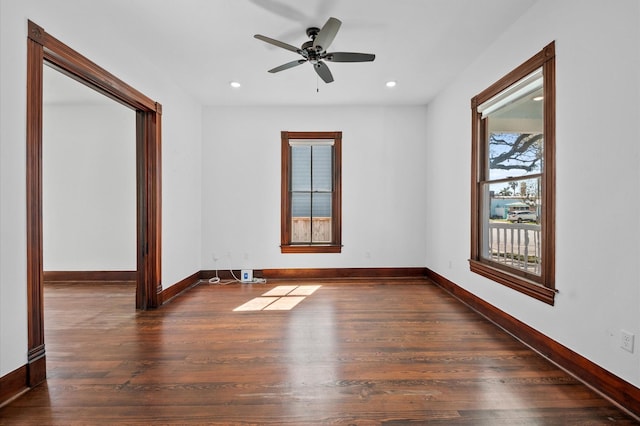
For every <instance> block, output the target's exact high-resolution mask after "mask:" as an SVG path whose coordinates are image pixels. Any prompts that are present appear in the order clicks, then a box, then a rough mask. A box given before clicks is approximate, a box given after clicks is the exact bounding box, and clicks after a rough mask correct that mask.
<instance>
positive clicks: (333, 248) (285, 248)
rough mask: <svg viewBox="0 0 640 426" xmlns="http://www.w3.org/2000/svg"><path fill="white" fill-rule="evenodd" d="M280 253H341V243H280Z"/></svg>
mask: <svg viewBox="0 0 640 426" xmlns="http://www.w3.org/2000/svg"><path fill="white" fill-rule="evenodd" d="M280 252H281V253H341V252H342V246H341V245H331V244H326V245H324V244H323V245H320V244H317V245H316V244H312V245H311V244H310V245H304V244H293V245H281V246H280Z"/></svg>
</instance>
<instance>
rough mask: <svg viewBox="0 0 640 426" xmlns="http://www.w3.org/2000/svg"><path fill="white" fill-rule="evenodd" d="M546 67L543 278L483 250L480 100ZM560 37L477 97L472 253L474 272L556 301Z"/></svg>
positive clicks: (473, 106) (473, 119)
mask: <svg viewBox="0 0 640 426" xmlns="http://www.w3.org/2000/svg"><path fill="white" fill-rule="evenodd" d="M539 68H542V72H543V78H544V88H543V91H544V151H543V152H544V154H543V161H544V169H543V171H542V207H543V208H542V211H541V217H540V223H541V224H542V231H541V232H542V247H541V251H542V269H541V274H540V277H539V279H535V280H533V279H531V278H530V277H527V276H525V274H520V273H519V272H518V270H516V269H514V268H508V267H504V266H501V265H499V264H498V263H496V262H492V261H490V260H488V259H485V258H483V257H482V256H481V254H482V248H481V244H482V238H481V232H482V226H481V225H482V224H481V223H480V221H481V220H482V211H481V208H482V199H481V198H482V195H481V190H480V180H481V178H482V170H483V169H482V167H483V164H484V156H485V150H486V147H485V146H484V138H483V137H482V135H481V132H483V131H484V126H483V124H482V114H481V113H479V112H478V106H480V105H481V104H482V103H484V102H486V101H488V100H489V99H491V98H493V97H494V96H496V95H497V94H499V93H501V92H502V91H503V90H505V89H507V88H508V87H510V86H512V85H513V84H515V83H516V82H518V81H519V80H521V79H522V78H524V77H526V76H527V75H529V74H530V73H532V72H534V71H535V70H536V69H539ZM555 92H556V90H555V43H554V42H551V43H550V44H549V45H547V46H545V47H544V48H543V49H542V50H541V51H540V52H538V53H537V54H535V55H534V56H533V57H532V58H530V59H529V60H527V61H526V62H524V63H523V64H522V65H520V66H518V67H517V68H516V69H514V70H513V71H511V72H510V73H509V74H507V75H506V76H504V77H503V78H501V79H500V80H498V81H497V82H495V83H494V84H492V85H491V86H489V87H488V88H487V89H486V90H484V91H483V92H481V93H480V94H478V95H477V96H475V97H473V98H472V99H471V113H472V117H471V123H472V148H471V157H472V163H471V258H470V259H469V266H470V270H471V271H472V272H475V273H477V274H480V275H482V276H484V277H486V278H489V279H491V280H493V281H496V282H498V283H500V284H503V285H505V286H507V287H510V288H512V289H514V290H517V291H519V292H521V293H523V294H526V295H529V296H531V297H533V298H535V299H538V300H540V301H543V302H545V303H548V304H550V305H553V304H554V299H555V294H556V288H555V175H556V172H555V168H556V167H555V115H556V112H555Z"/></svg>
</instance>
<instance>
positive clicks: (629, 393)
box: [427, 268, 640, 419]
mask: <svg viewBox="0 0 640 426" xmlns="http://www.w3.org/2000/svg"><path fill="white" fill-rule="evenodd" d="M427 278H430V279H431V280H432V281H433V282H434V283H436V284H437V285H438V286H440V287H441V288H443V289H444V290H446V291H447V292H448V293H450V294H451V295H452V296H453V297H455V298H456V299H458V300H460V301H461V302H462V303H464V304H465V305H467V306H469V307H470V308H471V309H473V310H474V311H476V312H478V313H479V314H481V315H482V316H484V317H485V318H487V319H488V320H489V321H491V322H493V323H494V324H496V325H497V326H498V327H500V328H502V329H503V330H505V331H506V332H507V333H509V334H511V335H513V336H514V337H516V338H517V339H518V340H520V341H521V342H523V343H524V344H525V345H527V346H529V347H530V348H532V349H533V350H535V351H536V352H538V353H540V354H541V355H542V356H544V357H545V358H547V359H548V360H550V361H551V362H553V363H554V364H556V365H558V366H559V367H561V368H562V369H564V370H565V371H567V372H568V373H570V374H571V375H573V376H575V377H576V378H577V379H579V380H580V381H582V382H583V383H585V384H586V385H587V386H589V387H591V388H592V389H594V390H595V391H597V392H599V393H600V394H602V395H604V396H605V397H607V398H609V399H610V400H612V401H613V402H614V403H616V404H617V405H619V406H620V407H621V408H623V409H624V410H626V411H628V412H629V414H631V415H633V416H635V417H636V418H637V419H638V418H640V389H639V388H637V387H635V386H634V385H632V384H631V383H629V382H627V381H625V380H623V379H621V378H620V377H618V376H616V375H614V374H612V373H610V372H609V371H607V370H605V369H604V368H602V367H600V366H599V365H597V364H595V363H593V362H592V361H590V360H588V359H587V358H585V357H583V356H582V355H580V354H578V353H576V352H574V351H572V350H571V349H569V348H567V347H566V346H563V345H561V344H560V343H558V342H556V341H555V340H553V339H551V338H549V337H548V336H546V335H544V334H542V333H541V332H539V331H538V330H536V329H534V328H532V327H530V326H528V325H527V324H525V323H523V322H521V321H520V320H518V319H516V318H515V317H512V316H511V315H509V314H507V313H506V312H504V311H502V310H500V309H498V308H496V307H495V306H493V305H491V304H490V303H488V302H486V301H484V300H482V299H480V298H479V297H477V296H476V295H474V294H473V293H471V292H469V291H467V290H465V289H463V288H462V287H460V286H458V285H457V284H455V283H454V282H452V281H449V280H448V279H447V278H445V277H443V276H442V275H440V274H438V273H436V272H434V271H432V270H431V269H428V268H427Z"/></svg>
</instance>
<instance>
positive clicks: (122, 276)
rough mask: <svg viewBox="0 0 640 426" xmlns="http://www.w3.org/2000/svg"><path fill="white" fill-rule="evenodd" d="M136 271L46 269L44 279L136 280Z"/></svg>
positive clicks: (72, 280) (47, 280) (50, 280)
mask: <svg viewBox="0 0 640 426" xmlns="http://www.w3.org/2000/svg"><path fill="white" fill-rule="evenodd" d="M136 274H137V272H136V271H44V275H43V276H44V281H45V282H52V281H69V282H79V281H85V282H86V281H91V282H102V281H103V282H105V283H110V282H117V281H135V280H136Z"/></svg>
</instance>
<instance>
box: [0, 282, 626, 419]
mask: <svg viewBox="0 0 640 426" xmlns="http://www.w3.org/2000/svg"><path fill="white" fill-rule="evenodd" d="M296 284H305V285H321V286H322V287H320V288H318V289H317V290H316V291H315V292H314V293H313V294H311V295H309V296H307V297H306V298H305V299H304V300H302V301H301V302H300V303H299V304H298V305H296V306H295V307H294V308H293V309H291V310H289V311H276V310H272V311H254V312H233V309H234V308H236V307H238V306H240V305H242V304H244V303H245V302H247V301H249V300H251V299H253V298H254V297H258V296H261V295H262V294H263V293H265V292H267V291H268V290H270V289H272V288H274V287H275V286H277V285H296ZM134 297H135V288H134V286H132V285H116V284H114V285H102V286H101V285H96V284H89V285H85V284H65V283H58V284H48V285H46V287H45V314H46V316H45V324H46V327H45V333H46V334H45V336H46V348H47V368H48V380H47V382H46V383H45V384H43V385H41V386H39V387H37V388H35V389H33V390H32V391H30V392H29V393H27V394H26V395H24V396H22V397H21V398H19V399H17V400H16V401H14V402H13V403H11V404H9V405H7V406H5V407H3V408H2V409H0V424H2V425H89V424H90V425H98V424H110V425H115V424H127V425H151V424H153V425H173V424H211V425H216V424H218V425H321V424H329V425H334V424H335V425H406V424H427V423H428V424H435V425H437V424H452V425H572V424H573V425H601V424H614V423H615V424H616V425H621V424H622V425H624V424H636V422H635V421H634V420H633V419H632V418H631V417H629V416H627V415H626V414H625V413H623V412H622V411H620V410H618V409H617V408H616V407H615V406H614V405H612V404H611V403H610V402H608V401H607V400H605V399H604V398H602V397H600V396H599V395H597V394H596V393H595V392H593V391H591V390H590V389H589V388H587V387H586V386H584V385H582V384H581V383H579V382H578V381H576V380H575V379H573V378H572V377H571V376H569V375H568V374H566V373H564V372H563V371H561V370H559V369H558V368H556V367H555V366H553V365H552V364H550V363H549V362H547V361H546V360H544V359H543V358H541V357H540V356H539V355H537V354H536V353H534V352H533V351H531V350H529V349H527V348H526V347H525V346H524V345H522V344H521V343H520V342H518V341H517V340H515V339H513V338H512V337H510V336H509V335H507V334H506V333H504V332H502V331H501V330H499V329H497V328H496V327H495V326H493V325H492V324H491V323H489V322H488V321H487V320H485V319H483V318H482V317H480V316H478V315H477V314H475V313H474V312H472V311H470V310H469V309H468V308H467V307H465V306H464V305H462V304H460V303H459V302H458V301H457V300H455V299H454V298H452V297H451V296H449V295H448V294H447V293H445V292H444V291H443V290H441V289H440V288H439V287H437V286H435V285H433V284H431V283H430V282H429V281H424V280H359V281H349V282H342V281H330V280H327V281H304V282H296V281H280V282H276V281H270V282H269V283H267V284H253V285H240V284H233V285H227V286H220V285H211V284H208V283H202V284H200V285H198V286H197V287H195V288H193V289H191V290H190V291H188V292H187V293H185V294H183V295H180V296H178V297H177V298H176V299H174V300H173V301H171V302H170V303H169V304H168V305H166V306H164V307H162V308H160V309H157V310H154V311H146V312H136V311H135V309H134Z"/></svg>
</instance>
